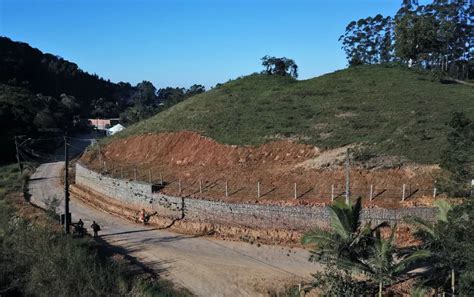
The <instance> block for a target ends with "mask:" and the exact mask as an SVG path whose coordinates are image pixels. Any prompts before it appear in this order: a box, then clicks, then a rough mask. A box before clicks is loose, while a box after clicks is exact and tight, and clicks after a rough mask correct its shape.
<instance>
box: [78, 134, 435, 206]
mask: <svg viewBox="0 0 474 297" xmlns="http://www.w3.org/2000/svg"><path fill="white" fill-rule="evenodd" d="M345 150H346V147H343V148H338V149H333V150H327V151H321V150H319V149H318V148H315V147H313V146H310V145H305V144H298V143H294V142H291V141H277V142H271V143H267V144H264V145H261V146H258V147H237V146H229V145H223V144H220V143H217V142H215V141H213V140H212V139H209V138H206V137H203V136H201V135H199V134H197V133H193V132H177V133H160V134H147V135H141V136H134V137H130V138H127V139H118V140H114V141H112V142H110V143H108V144H107V145H105V146H103V147H101V150H100V151H101V158H99V150H94V151H92V152H88V153H86V154H85V155H84V156H83V158H82V161H83V162H84V163H86V165H87V166H88V167H90V168H91V169H95V170H107V172H108V174H111V175H114V176H117V177H120V176H123V177H124V178H130V179H133V178H135V172H136V176H137V178H138V179H141V180H144V181H147V182H148V181H149V180H150V179H151V180H152V182H153V183H155V184H160V182H161V179H163V181H164V186H163V187H162V188H161V189H160V191H162V192H164V193H167V194H171V195H179V194H180V189H181V195H183V196H191V197H196V198H202V199H212V200H226V201H232V202H244V201H245V202H251V203H273V204H303V205H305V204H308V205H320V204H327V203H329V202H330V201H331V196H332V194H333V193H334V197H336V199H338V197H340V198H341V197H342V196H343V193H344V178H345V174H344V167H343V166H342V165H343V160H344V154H345ZM99 159H101V160H102V161H103V162H104V161H105V164H104V163H103V164H102V166H101V165H100V164H99V163H100V162H99ZM436 170H437V169H436V166H416V165H409V166H404V167H400V168H388V169H387V168H379V169H371V170H369V169H364V168H362V167H352V169H351V174H350V178H351V196H354V197H357V196H362V197H363V198H364V204H366V206H381V207H401V206H413V205H423V204H427V203H428V204H429V203H430V202H431V200H432V199H431V198H430V197H431V196H432V192H433V180H434V178H433V174H434V173H435V172H436ZM258 182H259V183H260V198H257V192H258V190H257V187H258V186H257V183H258ZM200 183H201V189H202V193H201V192H200ZM226 184H227V197H226ZM295 184H296V197H297V198H296V199H295ZM403 184H405V198H406V200H405V202H404V203H400V200H401V198H402V191H403ZM371 185H372V196H373V200H372V201H369V199H368V198H369V195H370V188H371ZM333 188H334V191H333V190H332V189H333ZM340 198H339V199H340Z"/></svg>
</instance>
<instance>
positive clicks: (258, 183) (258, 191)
mask: <svg viewBox="0 0 474 297" xmlns="http://www.w3.org/2000/svg"><path fill="white" fill-rule="evenodd" d="M257 198H260V182H257Z"/></svg>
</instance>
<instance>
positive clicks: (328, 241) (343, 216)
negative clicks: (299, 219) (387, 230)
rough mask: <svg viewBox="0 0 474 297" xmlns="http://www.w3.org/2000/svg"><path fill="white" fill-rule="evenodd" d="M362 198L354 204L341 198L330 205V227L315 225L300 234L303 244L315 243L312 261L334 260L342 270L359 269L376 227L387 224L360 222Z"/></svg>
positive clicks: (329, 262)
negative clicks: (328, 228) (346, 202)
mask: <svg viewBox="0 0 474 297" xmlns="http://www.w3.org/2000/svg"><path fill="white" fill-rule="evenodd" d="M361 212H362V202H361V198H359V199H357V201H356V203H354V204H345V203H344V202H342V201H339V202H335V203H334V204H332V205H330V206H329V213H330V218H331V223H330V227H331V229H330V230H323V229H314V230H311V231H309V232H307V233H306V234H304V235H303V237H302V243H303V244H314V245H316V248H315V249H314V250H312V251H311V257H310V260H311V261H315V262H323V263H325V264H328V265H332V264H335V265H337V266H338V267H339V268H341V269H344V270H354V268H358V269H362V270H363V268H364V267H363V266H365V263H364V262H363V261H361V259H365V258H367V257H368V256H369V249H368V247H370V246H372V245H373V239H374V238H373V236H371V235H372V234H373V233H374V231H375V230H377V229H380V228H381V227H384V226H387V223H385V222H384V223H382V224H379V225H377V226H375V227H371V223H370V222H367V223H365V224H362V221H361Z"/></svg>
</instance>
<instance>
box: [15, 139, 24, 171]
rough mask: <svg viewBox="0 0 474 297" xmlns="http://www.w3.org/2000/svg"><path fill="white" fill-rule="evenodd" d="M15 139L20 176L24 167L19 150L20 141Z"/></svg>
mask: <svg viewBox="0 0 474 297" xmlns="http://www.w3.org/2000/svg"><path fill="white" fill-rule="evenodd" d="M13 138H14V139H15V148H16V160H17V162H18V169H19V170H20V176H21V175H22V174H23V166H21V161H20V151H19V149H18V140H17V136H14V137H13Z"/></svg>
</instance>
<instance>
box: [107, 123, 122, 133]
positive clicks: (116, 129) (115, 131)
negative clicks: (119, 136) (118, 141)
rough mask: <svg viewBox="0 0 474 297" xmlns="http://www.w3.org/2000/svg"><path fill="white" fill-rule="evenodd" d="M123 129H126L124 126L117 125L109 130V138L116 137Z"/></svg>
mask: <svg viewBox="0 0 474 297" xmlns="http://www.w3.org/2000/svg"><path fill="white" fill-rule="evenodd" d="M123 129H125V127H124V126H122V125H120V124H117V125H115V126H113V127H112V128H109V129H107V132H106V133H107V136H110V135H114V134H115V133H117V132H120V131H122V130H123Z"/></svg>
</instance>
